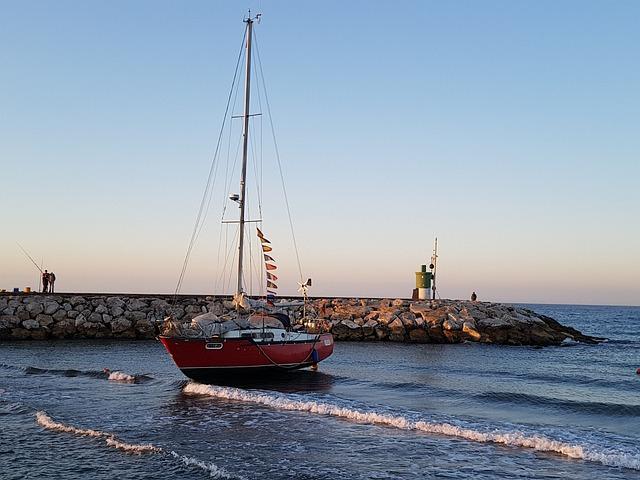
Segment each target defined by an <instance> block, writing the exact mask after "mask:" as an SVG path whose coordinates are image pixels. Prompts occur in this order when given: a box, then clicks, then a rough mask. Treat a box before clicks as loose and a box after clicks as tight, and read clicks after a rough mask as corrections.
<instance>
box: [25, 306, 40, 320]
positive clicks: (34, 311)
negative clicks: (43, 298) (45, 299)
mask: <svg viewBox="0 0 640 480" xmlns="http://www.w3.org/2000/svg"><path fill="white" fill-rule="evenodd" d="M26 310H27V312H29V314H30V315H31V318H36V315H39V314H40V313H42V312H44V307H43V306H42V304H41V303H28V304H27V307H26Z"/></svg>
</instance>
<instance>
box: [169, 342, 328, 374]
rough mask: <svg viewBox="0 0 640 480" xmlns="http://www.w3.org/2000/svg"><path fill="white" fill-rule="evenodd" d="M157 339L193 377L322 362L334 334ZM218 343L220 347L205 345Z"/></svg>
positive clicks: (283, 368) (242, 372) (303, 365)
mask: <svg viewBox="0 0 640 480" xmlns="http://www.w3.org/2000/svg"><path fill="white" fill-rule="evenodd" d="M160 341H161V342H162V344H163V345H164V347H165V348H166V349H167V351H168V352H169V355H171V358H172V359H173V361H174V362H175V364H176V365H177V366H178V368H179V369H180V370H182V372H183V373H184V374H185V375H187V376H188V377H190V378H194V379H196V380H202V379H210V378H214V377H216V376H221V375H229V374H232V375H246V374H252V373H259V372H264V371H265V370H266V371H284V370H287V369H289V370H291V369H296V368H304V367H308V366H310V365H313V364H314V363H318V362H321V361H322V360H324V359H325V358H327V357H329V356H330V355H331V354H332V353H333V336H332V335H331V334H330V333H324V334H321V335H319V338H318V339H317V340H316V341H315V342H314V341H307V342H280V343H278V342H273V343H259V344H257V343H255V342H253V341H252V340H249V339H244V338H238V339H235V338H233V339H225V340H220V341H212V340H207V339H202V338H172V337H162V336H161V337H160ZM219 345H222V348H207V346H209V347H212V346H213V347H218V346H219ZM314 350H315V352H316V353H315V354H314V353H313V351H314Z"/></svg>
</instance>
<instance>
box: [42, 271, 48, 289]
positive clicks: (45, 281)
mask: <svg viewBox="0 0 640 480" xmlns="http://www.w3.org/2000/svg"><path fill="white" fill-rule="evenodd" d="M48 291H49V272H47V271H46V270H45V271H44V272H42V293H47V292H48Z"/></svg>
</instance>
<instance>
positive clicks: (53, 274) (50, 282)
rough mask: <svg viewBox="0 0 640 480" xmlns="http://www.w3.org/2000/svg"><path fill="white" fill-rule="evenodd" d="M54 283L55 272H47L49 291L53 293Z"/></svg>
mask: <svg viewBox="0 0 640 480" xmlns="http://www.w3.org/2000/svg"><path fill="white" fill-rule="evenodd" d="M54 283H56V274H55V273H53V272H51V273H49V293H53V285H54Z"/></svg>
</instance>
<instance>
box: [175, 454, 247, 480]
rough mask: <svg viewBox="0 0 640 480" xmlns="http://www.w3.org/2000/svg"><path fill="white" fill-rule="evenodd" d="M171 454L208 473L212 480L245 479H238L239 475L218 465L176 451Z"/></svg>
mask: <svg viewBox="0 0 640 480" xmlns="http://www.w3.org/2000/svg"><path fill="white" fill-rule="evenodd" d="M170 453H171V455H172V456H173V457H174V458H177V459H178V460H180V461H181V462H182V463H184V464H185V465H187V466H189V467H191V466H195V467H199V468H201V469H202V470H205V471H206V472H208V473H209V476H210V477H211V478H243V477H238V476H237V475H231V474H230V473H229V472H227V471H226V470H225V469H224V468H221V467H218V466H217V465H215V464H213V463H211V462H204V461H202V460H198V459H197V458H193V457H188V456H186V455H180V454H179V453H177V452H174V451H171V452H170Z"/></svg>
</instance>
